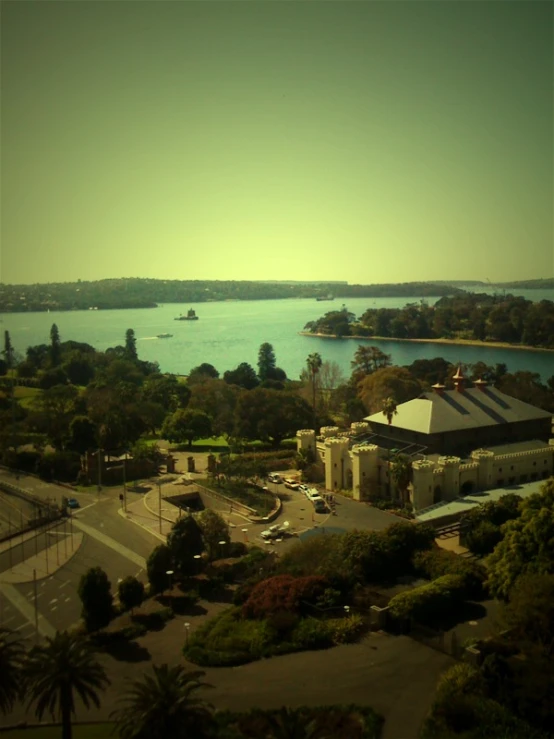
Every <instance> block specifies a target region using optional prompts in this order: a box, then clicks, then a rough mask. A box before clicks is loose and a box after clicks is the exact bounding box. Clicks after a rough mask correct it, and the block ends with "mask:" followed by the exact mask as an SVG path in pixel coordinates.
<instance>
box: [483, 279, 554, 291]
mask: <svg viewBox="0 0 554 739" xmlns="http://www.w3.org/2000/svg"><path fill="white" fill-rule="evenodd" d="M496 287H508V288H510V289H512V288H514V287H516V288H517V287H519V288H521V289H525V290H553V289H554V277H548V278H546V279H544V280H520V281H519V282H497V283H496Z"/></svg>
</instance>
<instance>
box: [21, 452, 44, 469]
mask: <svg viewBox="0 0 554 739" xmlns="http://www.w3.org/2000/svg"><path fill="white" fill-rule="evenodd" d="M40 458H41V454H40V452H36V451H32V450H25V451H21V452H17V454H16V456H15V467H16V469H18V470H23V471H24V472H32V473H33V472H36V471H37V469H38V465H39V462H40Z"/></svg>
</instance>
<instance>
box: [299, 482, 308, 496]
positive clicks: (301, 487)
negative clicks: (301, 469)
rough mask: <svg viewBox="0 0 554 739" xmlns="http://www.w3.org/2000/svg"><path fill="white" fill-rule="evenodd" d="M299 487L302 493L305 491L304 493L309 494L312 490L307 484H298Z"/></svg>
mask: <svg viewBox="0 0 554 739" xmlns="http://www.w3.org/2000/svg"><path fill="white" fill-rule="evenodd" d="M298 489H299V490H300V492H301V493H304V495H308V493H309V492H310V488H309V487H308V486H307V485H302V484H300V485H299V486H298Z"/></svg>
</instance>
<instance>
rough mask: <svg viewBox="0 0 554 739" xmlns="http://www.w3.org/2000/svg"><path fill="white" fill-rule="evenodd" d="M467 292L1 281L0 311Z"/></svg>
mask: <svg viewBox="0 0 554 739" xmlns="http://www.w3.org/2000/svg"><path fill="white" fill-rule="evenodd" d="M460 292H463V291H461V290H459V289H458V288H456V287H453V286H449V285H444V284H443V285H439V284H431V283H427V282H407V283H403V284H394V285H348V284H346V283H339V284H337V283H332V282H328V283H310V284H307V283H301V282H298V283H285V282H278V283H271V282H246V281H244V282H236V281H220V280H150V279H145V278H121V279H113V280H99V281H96V282H82V281H80V282H63V283H50V284H44V285H40V284H37V285H4V284H0V313H16V312H17V313H21V312H23V311H47V310H53V311H56V310H88V309H90V308H98V309H99V310H107V309H115V308H155V307H157V305H158V304H159V303H186V304H189V305H190V304H195V303H205V302H207V301H222V300H275V299H284V298H311V299H315V298H316V297H318V296H326V295H329V294H331V295H333V296H334V297H335V298H337V299H340V298H351V297H360V298H372V297H373V298H380V297H407V298H423V297H442V296H445V295H455V294H457V293H460Z"/></svg>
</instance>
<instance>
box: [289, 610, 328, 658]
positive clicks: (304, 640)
mask: <svg viewBox="0 0 554 739" xmlns="http://www.w3.org/2000/svg"><path fill="white" fill-rule="evenodd" d="M290 640H291V643H292V645H293V646H294V648H295V649H298V650H302V649H325V648H326V647H331V646H332V645H333V640H332V638H331V635H330V632H329V630H328V628H327V623H326V622H325V621H320V620H319V619H317V618H312V617H311V616H308V617H306V618H303V619H301V620H300V621H299V622H298V624H297V625H296V627H295V628H294V629H293V631H292V633H291V635H290Z"/></svg>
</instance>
